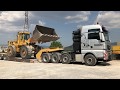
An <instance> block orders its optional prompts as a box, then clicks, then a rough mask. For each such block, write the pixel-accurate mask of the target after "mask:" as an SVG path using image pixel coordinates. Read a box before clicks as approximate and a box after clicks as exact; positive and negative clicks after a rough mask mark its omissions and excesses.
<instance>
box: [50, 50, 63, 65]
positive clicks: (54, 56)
mask: <svg viewBox="0 0 120 90" xmlns="http://www.w3.org/2000/svg"><path fill="white" fill-rule="evenodd" d="M60 58H61V54H60V53H57V52H56V53H53V54H52V56H51V62H52V63H59V62H60Z"/></svg>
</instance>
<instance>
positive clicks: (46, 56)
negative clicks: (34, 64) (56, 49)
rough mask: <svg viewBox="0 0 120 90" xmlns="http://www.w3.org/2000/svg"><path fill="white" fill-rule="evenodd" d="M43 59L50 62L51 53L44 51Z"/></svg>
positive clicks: (44, 61)
mask: <svg viewBox="0 0 120 90" xmlns="http://www.w3.org/2000/svg"><path fill="white" fill-rule="evenodd" d="M41 59H42V62H43V63H49V62H50V60H51V53H43V54H42V55H41Z"/></svg>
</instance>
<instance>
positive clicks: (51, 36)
mask: <svg viewBox="0 0 120 90" xmlns="http://www.w3.org/2000/svg"><path fill="white" fill-rule="evenodd" d="M58 39H59V37H58V35H57V34H56V32H55V30H54V29H53V28H49V27H45V26H40V25H36V27H35V30H34V31H33V36H32V40H33V41H34V42H38V43H40V42H41V43H45V42H50V41H56V40H58Z"/></svg>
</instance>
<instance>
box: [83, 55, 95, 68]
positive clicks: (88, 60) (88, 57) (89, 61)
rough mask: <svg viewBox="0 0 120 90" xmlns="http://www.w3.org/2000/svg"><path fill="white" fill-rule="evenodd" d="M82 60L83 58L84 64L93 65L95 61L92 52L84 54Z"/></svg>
mask: <svg viewBox="0 0 120 90" xmlns="http://www.w3.org/2000/svg"><path fill="white" fill-rule="evenodd" d="M84 60H85V64H86V65H88V66H95V65H96V63H97V60H96V58H95V56H93V55H92V54H88V55H86V56H85V58H84Z"/></svg>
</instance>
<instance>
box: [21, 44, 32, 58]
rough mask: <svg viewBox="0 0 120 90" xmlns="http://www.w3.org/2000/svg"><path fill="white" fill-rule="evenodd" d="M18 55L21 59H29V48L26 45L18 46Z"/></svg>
mask: <svg viewBox="0 0 120 90" xmlns="http://www.w3.org/2000/svg"><path fill="white" fill-rule="evenodd" d="M20 56H21V58H23V59H29V58H30V57H31V52H30V49H29V48H28V47H27V46H22V47H21V48H20Z"/></svg>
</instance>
